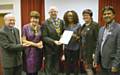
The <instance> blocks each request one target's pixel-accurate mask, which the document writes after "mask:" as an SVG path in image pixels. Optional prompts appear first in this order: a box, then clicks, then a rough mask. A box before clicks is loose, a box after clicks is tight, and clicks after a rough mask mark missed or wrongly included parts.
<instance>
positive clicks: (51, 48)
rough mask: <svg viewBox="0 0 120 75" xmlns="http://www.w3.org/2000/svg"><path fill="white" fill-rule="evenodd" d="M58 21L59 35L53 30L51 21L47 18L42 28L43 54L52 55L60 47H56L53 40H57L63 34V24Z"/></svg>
mask: <svg viewBox="0 0 120 75" xmlns="http://www.w3.org/2000/svg"><path fill="white" fill-rule="evenodd" d="M59 20H60V35H58V33H57V32H56V30H55V27H54V25H53V23H52V20H51V19H50V18H49V19H47V20H46V21H45V23H44V27H43V32H42V34H43V41H44V44H45V48H46V49H45V53H47V54H51V53H52V54H54V53H56V52H58V51H60V50H59V49H60V46H57V45H55V44H54V40H59V39H60V37H61V34H62V32H63V28H64V23H63V21H62V20H61V19H59Z"/></svg>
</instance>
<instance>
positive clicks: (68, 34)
mask: <svg viewBox="0 0 120 75" xmlns="http://www.w3.org/2000/svg"><path fill="white" fill-rule="evenodd" d="M72 35H73V31H69V30H64V32H63V34H62V36H61V38H60V40H59V42H61V43H63V44H68V43H69V41H70V39H71V37H72Z"/></svg>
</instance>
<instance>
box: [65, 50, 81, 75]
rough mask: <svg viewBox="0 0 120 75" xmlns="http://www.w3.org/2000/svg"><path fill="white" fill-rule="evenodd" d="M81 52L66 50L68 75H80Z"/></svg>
mask: <svg viewBox="0 0 120 75" xmlns="http://www.w3.org/2000/svg"><path fill="white" fill-rule="evenodd" d="M78 59H79V51H78V50H77V51H70V50H67V49H65V62H66V75H70V73H71V71H73V73H74V75H78V71H79V67H78Z"/></svg>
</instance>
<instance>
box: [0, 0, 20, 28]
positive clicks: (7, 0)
mask: <svg viewBox="0 0 120 75" xmlns="http://www.w3.org/2000/svg"><path fill="white" fill-rule="evenodd" d="M3 4H13V10H10V11H0V13H3V12H5V13H7V12H12V13H13V14H14V15H15V17H16V25H15V26H16V27H17V28H19V30H21V9H20V0H0V5H3Z"/></svg>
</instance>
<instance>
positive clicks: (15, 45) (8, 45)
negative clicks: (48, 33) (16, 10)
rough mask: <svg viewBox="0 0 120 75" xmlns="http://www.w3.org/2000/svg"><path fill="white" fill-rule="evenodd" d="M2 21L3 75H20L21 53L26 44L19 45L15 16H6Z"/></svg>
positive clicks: (0, 37) (0, 38)
mask: <svg viewBox="0 0 120 75" xmlns="http://www.w3.org/2000/svg"><path fill="white" fill-rule="evenodd" d="M4 21H5V25H4V26H3V27H2V28H1V30H0V46H1V48H2V55H3V56H2V62H3V70H4V75H21V71H22V58H21V51H22V50H23V47H25V46H27V44H24V45H22V44H20V36H19V30H18V29H17V28H15V27H14V25H15V16H14V15H13V14H6V15H5V16H4Z"/></svg>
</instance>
